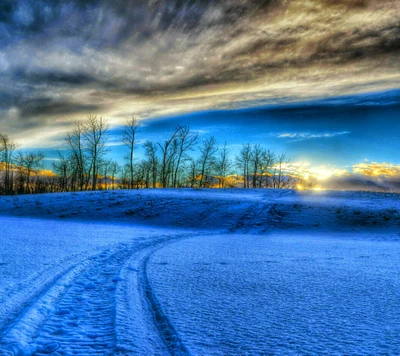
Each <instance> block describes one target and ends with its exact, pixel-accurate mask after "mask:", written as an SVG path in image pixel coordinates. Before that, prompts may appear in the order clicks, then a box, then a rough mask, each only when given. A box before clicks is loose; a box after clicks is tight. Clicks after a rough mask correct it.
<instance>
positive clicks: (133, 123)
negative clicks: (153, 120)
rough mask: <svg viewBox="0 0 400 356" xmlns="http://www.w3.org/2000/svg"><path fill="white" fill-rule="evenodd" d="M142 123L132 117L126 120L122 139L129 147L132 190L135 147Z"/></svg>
mask: <svg viewBox="0 0 400 356" xmlns="http://www.w3.org/2000/svg"><path fill="white" fill-rule="evenodd" d="M140 125H141V123H140V121H138V120H137V119H136V118H135V117H133V116H132V117H131V118H130V119H127V120H125V126H124V134H123V137H122V142H123V143H124V144H125V145H126V146H127V147H128V149H129V152H128V156H127V159H128V167H129V184H130V188H133V185H134V184H133V174H134V166H133V159H134V156H135V145H136V133H137V132H138V131H139V128H140Z"/></svg>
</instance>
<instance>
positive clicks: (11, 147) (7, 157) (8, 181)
mask: <svg viewBox="0 0 400 356" xmlns="http://www.w3.org/2000/svg"><path fill="white" fill-rule="evenodd" d="M17 148H18V145H17V144H16V143H15V142H14V141H13V140H12V139H10V138H9V137H8V136H7V135H6V134H0V163H2V164H4V193H5V194H12V193H13V170H12V168H13V159H14V151H15V150H16V149H17Z"/></svg>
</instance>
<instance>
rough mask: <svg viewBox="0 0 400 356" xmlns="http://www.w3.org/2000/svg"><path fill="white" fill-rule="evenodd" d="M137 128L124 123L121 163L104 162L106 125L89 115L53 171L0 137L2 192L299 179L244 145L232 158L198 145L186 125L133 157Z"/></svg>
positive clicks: (283, 183)
mask: <svg viewBox="0 0 400 356" xmlns="http://www.w3.org/2000/svg"><path fill="white" fill-rule="evenodd" d="M140 126H141V123H140V121H138V120H137V119H136V118H134V117H132V118H130V119H128V120H125V123H124V127H123V128H124V130H123V134H122V136H121V143H122V144H123V145H124V146H125V148H126V155H125V157H124V160H125V164H122V165H121V164H120V163H119V162H117V161H116V160H112V159H108V158H107V153H108V152H109V151H110V147H109V146H108V145H107V142H108V140H109V136H110V125H109V123H108V122H107V120H105V119H103V118H101V117H97V116H89V117H88V118H87V119H86V120H84V121H81V122H78V123H76V124H75V127H74V129H73V130H72V131H71V132H68V133H67V135H66V137H65V149H63V150H58V151H57V152H58V157H57V159H55V160H54V161H53V163H52V169H51V170H45V165H44V160H45V155H44V153H43V152H40V151H37V152H29V153H28V152H23V151H20V150H19V145H18V144H17V143H16V142H15V141H14V140H12V139H11V138H10V137H9V136H8V135H6V134H2V133H0V194H32V193H45V192H72V191H86V190H99V189H133V188H167V187H172V188H177V187H192V188H193V187H199V188H210V187H212V188H228V187H242V188H278V189H282V188H293V187H295V186H296V184H298V182H299V180H301V178H300V177H299V175H298V174H297V173H296V172H295V171H293V169H289V168H288V163H289V161H288V159H287V158H286V154H285V153H280V154H276V153H274V152H272V151H270V150H268V149H266V148H264V147H263V146H262V145H260V144H251V143H246V144H243V145H242V147H241V150H240V152H239V153H238V154H237V155H235V156H233V155H232V153H231V151H230V149H229V148H228V146H227V143H226V142H225V143H224V145H223V146H221V147H219V146H218V144H217V140H216V138H215V137H214V136H212V137H208V138H204V139H200V137H199V135H198V133H196V132H194V131H192V130H191V128H190V125H189V124H188V125H180V126H177V127H176V128H175V129H174V130H173V132H171V134H170V135H169V137H167V138H166V139H165V140H164V141H161V142H152V141H149V140H147V141H145V142H144V143H143V144H142V147H143V149H144V154H143V156H142V157H141V158H140V159H136V158H135V151H136V149H137V147H138V145H139V141H138V133H139V132H140Z"/></svg>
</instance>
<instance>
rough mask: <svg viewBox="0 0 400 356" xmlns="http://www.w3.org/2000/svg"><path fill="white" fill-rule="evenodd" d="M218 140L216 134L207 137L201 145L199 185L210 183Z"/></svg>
mask: <svg viewBox="0 0 400 356" xmlns="http://www.w3.org/2000/svg"><path fill="white" fill-rule="evenodd" d="M216 143H217V140H216V139H215V137H214V136H211V137H210V138H207V139H205V140H203V141H202V142H201V145H200V153H201V155H200V158H199V167H200V171H199V187H204V186H205V185H209V178H210V177H211V171H212V167H213V165H214V160H215V154H216V153H217V151H218V148H217V147H215V145H216Z"/></svg>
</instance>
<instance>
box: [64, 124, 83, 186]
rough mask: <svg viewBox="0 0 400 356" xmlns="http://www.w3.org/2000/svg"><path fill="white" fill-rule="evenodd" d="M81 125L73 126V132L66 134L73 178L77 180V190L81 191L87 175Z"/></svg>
mask: <svg viewBox="0 0 400 356" xmlns="http://www.w3.org/2000/svg"><path fill="white" fill-rule="evenodd" d="M83 131H84V128H83V125H82V123H81V122H78V123H77V124H76V125H75V129H74V131H72V133H69V132H68V133H67V138H66V141H67V144H68V146H69V147H70V149H71V155H70V156H69V159H70V160H71V165H72V166H73V169H74V176H75V177H76V178H77V180H78V186H79V190H83V189H84V186H85V176H88V175H89V174H87V173H86V169H87V167H86V166H87V156H86V152H85V142H84V135H83Z"/></svg>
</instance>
